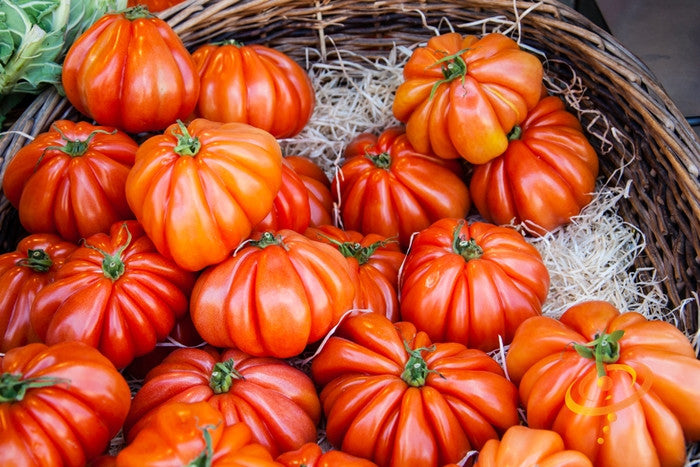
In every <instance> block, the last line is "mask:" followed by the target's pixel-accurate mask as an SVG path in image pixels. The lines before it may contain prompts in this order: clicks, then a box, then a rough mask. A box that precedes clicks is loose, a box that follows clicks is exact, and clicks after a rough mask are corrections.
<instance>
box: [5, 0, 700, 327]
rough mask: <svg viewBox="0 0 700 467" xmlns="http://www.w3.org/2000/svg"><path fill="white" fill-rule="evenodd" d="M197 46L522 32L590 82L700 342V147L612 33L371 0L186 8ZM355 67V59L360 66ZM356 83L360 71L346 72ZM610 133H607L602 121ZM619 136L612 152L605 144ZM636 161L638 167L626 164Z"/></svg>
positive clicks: (653, 254) (8, 211)
mask: <svg viewBox="0 0 700 467" xmlns="http://www.w3.org/2000/svg"><path fill="white" fill-rule="evenodd" d="M160 16H161V17H162V18H163V19H165V20H167V21H168V22H169V23H170V25H171V26H173V28H174V30H175V31H176V32H177V33H178V34H179V35H180V37H181V38H182V40H183V41H184V43H185V44H186V45H187V46H188V48H190V49H191V50H194V48H195V47H197V46H198V45H201V44H203V43H205V42H209V41H212V40H220V39H224V38H235V39H237V40H240V41H242V42H244V43H262V44H265V45H268V46H270V47H274V48H277V49H279V50H281V51H283V52H285V53H287V54H289V55H291V56H292V57H294V58H295V59H296V60H297V62H299V63H300V64H303V63H305V61H306V59H307V50H308V49H309V48H310V49H313V50H315V51H317V53H318V55H319V56H320V59H321V60H331V59H333V58H335V54H336V53H337V52H336V51H337V50H346V51H352V52H355V53H357V56H364V57H366V58H368V59H369V60H373V59H376V58H378V57H384V56H386V55H387V54H388V53H389V52H390V51H391V50H392V48H393V47H394V46H395V45H397V44H399V45H405V46H414V45H415V44H417V43H420V42H425V41H427V39H428V38H429V37H430V36H432V35H434V34H435V33H436V31H440V32H446V31H447V30H448V29H449V28H453V29H454V30H456V31H458V32H461V33H472V34H479V33H481V32H482V31H484V29H485V28H493V26H494V25H497V24H499V22H502V23H503V24H511V25H513V24H515V25H516V30H514V32H513V34H514V35H517V37H519V38H520V39H521V43H522V44H523V45H524V46H527V47H530V48H532V49H534V50H537V51H540V52H542V53H544V55H545V56H546V57H547V61H546V63H545V69H546V74H547V76H549V77H550V78H552V77H553V78H554V79H558V80H561V81H562V82H569V81H571V80H572V79H574V77H575V78H576V79H578V80H580V83H581V85H582V86H583V88H585V90H586V93H585V96H584V97H583V98H582V100H581V102H580V103H579V105H580V107H581V110H582V111H581V113H580V118H581V120H582V122H583V124H584V127H586V129H587V131H588V134H589V136H590V139H591V142H592V143H594V146H597V147H598V148H599V149H600V151H599V153H600V157H601V176H604V177H610V176H612V175H613V174H614V173H616V171H617V170H618V168H619V167H620V165H621V162H622V161H625V164H626V166H625V170H624V172H623V173H622V175H621V177H620V179H619V181H618V183H619V185H620V186H625V187H627V193H628V196H627V197H626V198H625V199H624V200H623V201H622V203H621V205H620V212H619V214H620V215H621V216H622V217H623V218H624V219H625V220H626V221H627V222H629V223H631V224H633V225H635V226H637V227H638V228H639V229H640V231H641V232H642V233H643V234H644V236H645V238H646V248H645V250H644V254H642V255H640V256H639V257H638V258H637V260H636V264H635V265H636V267H637V268H638V269H640V270H643V271H646V270H654V271H656V272H657V274H658V277H661V278H663V289H664V290H663V293H664V294H666V295H667V296H668V300H669V302H668V308H669V309H671V310H673V312H674V313H675V314H676V316H675V317H674V318H675V321H676V324H677V325H678V326H679V328H681V329H682V330H683V331H684V332H686V334H688V335H690V336H693V335H696V333H697V332H698V300H697V298H698V297H697V292H698V277H699V276H700V235H699V234H698V232H700V225H699V219H700V180H699V171H700V146H699V145H698V141H697V138H696V134H695V132H694V131H693V129H692V128H691V127H690V126H689V125H688V123H687V122H686V121H685V119H684V118H683V115H682V114H681V113H680V111H679V110H678V108H677V107H676V106H675V104H674V103H673V102H672V101H671V100H670V98H669V97H668V96H667V94H666V93H665V91H664V90H663V88H662V87H661V85H660V84H659V82H658V81H657V80H656V79H655V78H654V76H653V75H652V73H651V72H650V70H649V69H648V68H647V67H646V66H645V65H644V64H643V63H641V62H640V61H639V60H638V59H637V58H635V56H633V55H632V54H631V53H629V52H628V51H627V50H625V48H624V47H623V46H622V45H621V44H620V43H619V42H618V41H617V40H616V39H615V38H614V37H612V36H611V35H610V34H608V33H606V32H605V31H603V30H602V29H600V28H598V27H597V26H595V25H594V24H593V23H591V22H590V21H589V20H587V19H586V18H585V17H584V16H582V15H581V14H579V13H578V12H576V11H574V10H572V9H571V8H569V7H567V6H565V5H563V4H561V3H559V2H558V1H556V0H543V1H539V2H528V1H517V0H462V1H457V0H445V1H440V2H429V1H403V2H402V1H395V0H383V1H363V0H335V1H330V0H317V1H313V0H306V1H302V0H296V1H288V0H240V1H237V0H218V1H215V0H188V1H185V2H184V3H182V4H180V5H177V6H175V7H172V8H170V9H169V10H166V11H164V12H162V13H161V14H160ZM353 59H354V58H353V56H349V57H345V60H346V61H352V60H353ZM348 73H352V70H348ZM587 109H596V110H597V111H599V112H602V113H603V114H604V115H605V117H606V120H607V123H608V124H609V125H608V127H606V128H603V127H602V122H601V121H600V120H599V119H597V118H596V117H595V115H597V114H593V113H588V112H586V110H587ZM57 118H73V119H76V118H79V116H78V115H77V113H76V111H75V110H74V109H73V108H72V107H71V105H70V104H69V103H68V102H67V101H66V100H65V99H63V98H61V97H60V96H58V95H57V93H56V92H55V91H53V90H49V91H46V92H44V93H43V94H41V95H40V96H38V97H37V98H36V99H35V100H34V101H33V103H32V104H31V105H29V106H28V108H27V109H26V110H25V111H24V113H23V114H21V116H20V117H19V118H18V119H17V120H16V121H15V122H14V124H13V126H12V128H11V129H10V130H11V131H10V132H9V134H8V135H6V136H4V137H3V138H2V139H1V140H0V155H1V159H0V162H2V167H1V171H0V177H1V176H2V174H3V173H4V169H5V166H6V164H7V162H8V160H9V159H10V158H11V157H12V156H13V154H14V153H15V152H16V151H17V150H18V149H19V148H20V147H21V146H22V145H23V144H26V142H27V141H28V138H27V137H26V136H23V134H26V135H36V134H38V133H40V132H42V131H46V130H47V129H48V127H49V125H50V124H51V123H52V122H53V121H54V120H55V119H57ZM609 126H613V127H614V128H616V129H618V130H619V131H620V133H619V134H617V135H614V136H615V137H614V138H610V139H607V140H605V141H599V140H597V139H596V136H595V135H596V134H600V133H602V132H605V131H607V130H608V128H609ZM627 159H631V160H627ZM0 222H1V227H2V230H1V231H0V233H1V235H0V247H1V248H2V251H7V250H10V249H13V248H14V245H15V244H16V242H17V240H18V239H19V236H20V235H22V234H23V232H22V229H21V227H20V226H19V222H18V219H17V215H16V212H15V211H14V209H13V208H12V207H11V206H9V203H8V202H7V200H6V199H5V198H4V197H2V198H1V199H0Z"/></svg>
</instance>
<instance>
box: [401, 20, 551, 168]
mask: <svg viewBox="0 0 700 467" xmlns="http://www.w3.org/2000/svg"><path fill="white" fill-rule="evenodd" d="M403 76H404V82H403V83H401V84H400V85H399V87H398V89H397V90H396V96H395V98H394V102H393V105H392V111H393V113H394V116H395V117H396V118H397V119H398V120H399V121H400V122H403V123H405V124H406V134H407V136H408V140H409V141H410V142H411V144H412V145H413V147H414V148H415V150H416V151H418V152H423V153H428V152H431V153H434V154H435V155H437V156H439V157H443V158H447V159H454V158H459V157H462V158H464V159H465V160H467V161H468V162H470V163H472V164H483V163H485V162H487V161H489V160H491V159H493V158H494V157H497V156H499V155H501V154H502V153H503V152H504V151H505V150H506V148H507V146H508V133H510V131H511V129H512V128H513V127H514V126H515V125H517V124H519V123H520V122H522V121H523V120H524V119H525V117H526V116H527V112H528V111H529V110H530V109H532V108H533V107H534V106H535V104H537V102H538V101H539V99H540V97H541V94H542V78H543V68H542V63H541V62H540V60H539V59H538V58H537V56H535V55H534V54H531V53H530V52H527V51H525V50H521V49H520V48H519V46H518V43H517V42H515V41H514V40H513V39H510V38H509V37H507V36H505V35H503V34H500V33H491V34H486V35H484V36H483V37H481V38H479V37H476V36H472V35H467V36H462V35H460V34H459V33H447V34H441V35H438V36H434V37H431V38H430V39H429V40H428V43H427V45H426V46H424V47H419V48H417V49H415V50H414V52H413V53H412V55H411V57H410V58H409V60H408V62H407V63H406V65H405V66H404V69H403Z"/></svg>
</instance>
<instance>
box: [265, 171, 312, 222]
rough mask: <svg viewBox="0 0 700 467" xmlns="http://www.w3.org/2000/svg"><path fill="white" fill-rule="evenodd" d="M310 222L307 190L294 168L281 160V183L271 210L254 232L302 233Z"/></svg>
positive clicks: (309, 204)
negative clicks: (284, 231)
mask: <svg viewBox="0 0 700 467" xmlns="http://www.w3.org/2000/svg"><path fill="white" fill-rule="evenodd" d="M310 222H311V203H310V202H309V190H308V189H307V188H306V184H305V183H304V181H303V180H302V179H301V177H299V175H297V173H296V171H295V170H294V168H293V167H292V166H291V165H290V164H289V163H287V159H286V158H284V159H282V183H281V185H280V189H279V191H278V192H277V196H275V199H274V200H273V201H272V209H271V210H270V213H269V214H268V215H267V216H265V218H264V219H263V220H262V221H261V222H260V223H259V224H258V225H256V226H255V229H254V230H253V231H254V232H265V231H266V230H281V229H289V230H294V231H295V232H299V233H303V232H304V230H306V228H307V227H308V226H309V223H310Z"/></svg>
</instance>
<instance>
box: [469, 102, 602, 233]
mask: <svg viewBox="0 0 700 467" xmlns="http://www.w3.org/2000/svg"><path fill="white" fill-rule="evenodd" d="M597 176H598V154H597V153H596V151H595V149H594V148H593V146H591V144H590V143H589V142H588V140H587V139H586V136H585V135H584V134H583V130H582V128H581V124H580V122H579V120H578V119H577V118H576V117H575V116H574V115H573V114H572V113H570V112H568V111H567V110H566V108H565V107H564V102H563V101H562V100H561V98H559V97H556V96H549V97H545V98H543V99H542V100H541V101H540V102H539V103H538V104H537V105H536V106H535V107H534V108H533V109H532V110H531V111H530V112H529V113H528V116H527V118H526V119H525V120H524V121H523V122H522V123H521V124H520V125H516V126H515V128H514V130H513V131H512V132H511V134H510V135H509V143H508V148H507V149H506V151H505V152H504V153H503V154H502V155H501V156H498V157H496V158H495V159H492V160H490V161H489V162H487V163H485V164H482V165H478V166H476V167H474V171H473V173H472V177H471V181H470V184H469V192H470V194H471V197H472V201H473V202H474V206H476V208H477V210H478V211H479V214H481V215H482V217H484V218H485V219H486V220H488V221H489V222H494V223H496V224H509V223H511V222H514V223H517V224H520V223H523V224H524V226H525V228H526V229H527V230H528V231H530V232H533V233H536V234H538V235H542V234H545V233H547V232H549V231H551V230H554V229H555V228H557V227H559V226H562V225H564V224H566V223H568V222H569V221H570V220H571V217H573V216H575V215H577V214H579V213H580V212H581V209H583V207H584V206H586V205H587V204H588V203H589V202H590V201H591V199H592V198H593V192H594V190H595V182H596V177H597Z"/></svg>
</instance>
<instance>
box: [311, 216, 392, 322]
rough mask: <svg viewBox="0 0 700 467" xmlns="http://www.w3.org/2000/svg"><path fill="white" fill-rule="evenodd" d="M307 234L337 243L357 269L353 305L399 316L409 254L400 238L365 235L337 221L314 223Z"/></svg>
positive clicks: (335, 244) (389, 316)
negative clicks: (401, 272) (335, 223)
mask: <svg viewBox="0 0 700 467" xmlns="http://www.w3.org/2000/svg"><path fill="white" fill-rule="evenodd" d="M304 235H306V236H307V237H309V238H311V239H314V240H318V241H321V242H326V243H329V244H331V245H333V246H335V247H336V248H337V249H338V251H340V252H341V253H342V254H343V256H345V258H346V259H347V261H348V263H349V265H350V267H351V268H352V269H353V270H355V271H356V276H357V278H358V283H357V284H356V286H355V288H356V293H355V300H354V301H353V308H359V309H370V310H372V311H374V312H376V313H380V314H382V315H384V316H386V317H387V318H389V319H390V320H391V321H397V320H398V318H399V299H398V296H397V293H396V288H397V286H398V278H399V268H401V264H402V263H403V260H404V258H405V255H404V254H403V253H402V252H401V251H400V249H399V246H398V243H397V242H396V240H394V239H387V238H384V237H382V236H381V235H377V234H369V235H362V234H361V233H359V232H355V231H349V230H342V229H340V228H338V227H335V226H333V225H322V226H318V227H311V228H309V229H307V230H306V232H305V233H304Z"/></svg>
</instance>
